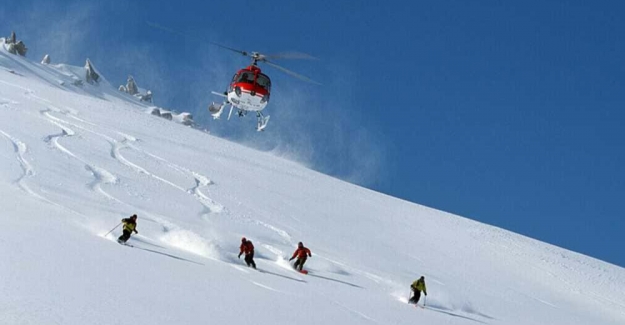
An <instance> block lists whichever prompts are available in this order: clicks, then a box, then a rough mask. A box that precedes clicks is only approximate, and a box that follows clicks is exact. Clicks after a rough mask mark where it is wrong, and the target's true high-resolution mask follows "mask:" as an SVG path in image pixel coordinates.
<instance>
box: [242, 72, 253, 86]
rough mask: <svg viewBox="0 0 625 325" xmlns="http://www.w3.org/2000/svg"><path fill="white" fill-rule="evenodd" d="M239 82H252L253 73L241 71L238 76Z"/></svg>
mask: <svg viewBox="0 0 625 325" xmlns="http://www.w3.org/2000/svg"><path fill="white" fill-rule="evenodd" d="M239 82H245V83H249V84H251V83H253V82H254V74H253V73H249V72H243V73H241V75H240V76H239Z"/></svg>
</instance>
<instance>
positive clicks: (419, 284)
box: [408, 276, 428, 305]
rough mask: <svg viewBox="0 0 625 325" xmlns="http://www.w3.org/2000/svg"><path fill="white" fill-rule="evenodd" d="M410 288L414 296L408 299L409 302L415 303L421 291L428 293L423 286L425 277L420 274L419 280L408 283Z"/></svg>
mask: <svg viewBox="0 0 625 325" xmlns="http://www.w3.org/2000/svg"><path fill="white" fill-rule="evenodd" d="M410 289H412V292H414V296H412V298H410V300H408V303H409V304H415V305H416V304H417V303H418V302H419V299H420V298H421V291H423V294H424V295H426V296H427V295H428V291H427V289H426V288H425V277H424V276H422V277H421V278H419V280H417V281H415V282H413V283H412V284H411V285H410Z"/></svg>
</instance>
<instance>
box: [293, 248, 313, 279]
mask: <svg viewBox="0 0 625 325" xmlns="http://www.w3.org/2000/svg"><path fill="white" fill-rule="evenodd" d="M296 256H297V261H295V264H294V265H293V268H294V269H296V270H299V271H300V272H301V271H302V267H303V266H304V263H306V259H307V258H308V257H312V254H311V253H310V249H308V248H306V247H304V244H302V242H299V243H298V244H297V249H296V250H295V253H293V256H292V257H291V258H290V259H289V261H292V260H293V259H294V258H295V257H296Z"/></svg>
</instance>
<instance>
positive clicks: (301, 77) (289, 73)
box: [264, 60, 321, 86]
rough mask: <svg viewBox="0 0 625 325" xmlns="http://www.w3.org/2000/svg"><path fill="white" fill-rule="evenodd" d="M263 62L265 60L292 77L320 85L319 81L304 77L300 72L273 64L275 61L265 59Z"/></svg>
mask: <svg viewBox="0 0 625 325" xmlns="http://www.w3.org/2000/svg"><path fill="white" fill-rule="evenodd" d="M264 62H265V63H266V64H268V65H270V66H272V67H274V68H276V69H278V70H280V71H282V72H284V73H286V74H288V75H290V76H292V77H295V78H297V79H300V80H304V81H306V82H310V83H312V84H315V85H320V86H321V83H319V82H317V81H314V80H312V79H310V78H308V77H306V76H302V75H301V74H299V73H295V72H293V71H291V70H289V69H287V68H283V67H281V66H279V65H277V64H275V63H273V62H269V61H267V60H265V61H264Z"/></svg>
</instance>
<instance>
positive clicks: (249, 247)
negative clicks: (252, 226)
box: [239, 237, 256, 269]
mask: <svg viewBox="0 0 625 325" xmlns="http://www.w3.org/2000/svg"><path fill="white" fill-rule="evenodd" d="M240 249H241V251H240V252H239V258H241V254H243V253H245V263H247V266H250V265H251V266H252V267H253V268H254V269H256V263H254V245H253V244H252V241H251V240H247V239H245V237H243V238H242V239H241V247H240Z"/></svg>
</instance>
